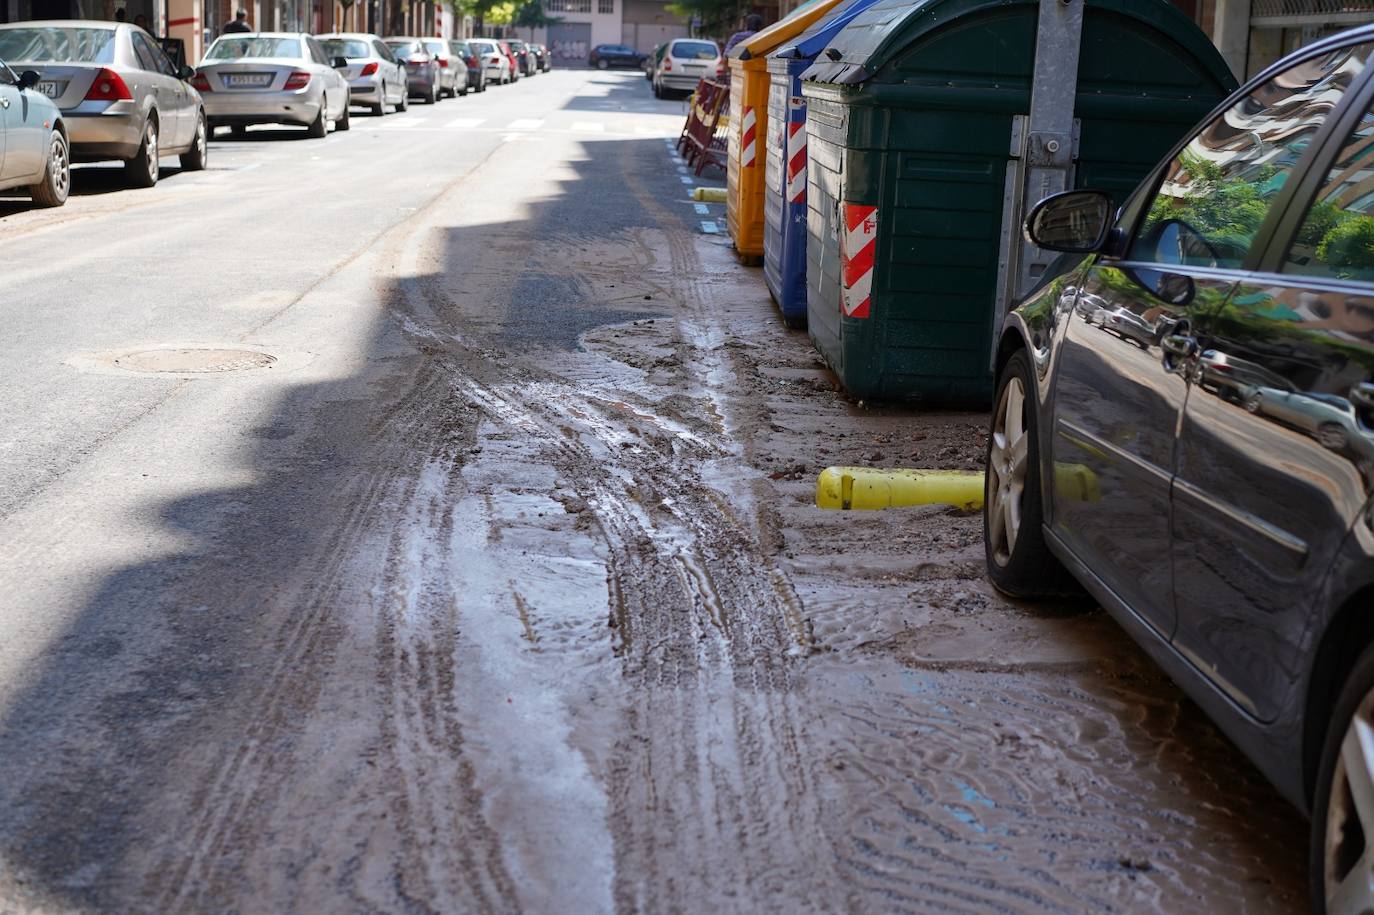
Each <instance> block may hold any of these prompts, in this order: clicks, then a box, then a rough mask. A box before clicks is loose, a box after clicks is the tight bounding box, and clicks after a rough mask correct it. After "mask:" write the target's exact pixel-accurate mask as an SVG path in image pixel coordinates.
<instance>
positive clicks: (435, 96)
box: [425, 85, 439, 105]
mask: <svg viewBox="0 0 1374 915" xmlns="http://www.w3.org/2000/svg"><path fill="white" fill-rule="evenodd" d="M438 101H439V88H438V87H437V86H434V85H431V86H430V87H429V92H427V93H426V94H425V104H426V105H433V104H435V103H437V102H438Z"/></svg>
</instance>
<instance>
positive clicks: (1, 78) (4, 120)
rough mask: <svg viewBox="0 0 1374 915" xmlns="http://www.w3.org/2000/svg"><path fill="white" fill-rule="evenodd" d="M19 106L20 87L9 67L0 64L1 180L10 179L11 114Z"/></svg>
mask: <svg viewBox="0 0 1374 915" xmlns="http://www.w3.org/2000/svg"><path fill="white" fill-rule="evenodd" d="M18 105H19V87H18V86H16V85H15V84H14V74H13V73H11V72H10V70H9V68H8V67H5V66H4V65H3V64H0V179H3V178H8V177H10V174H11V170H10V167H9V157H8V155H7V152H8V146H9V132H10V117H11V115H10V112H11V111H14V110H16V109H17V107H18Z"/></svg>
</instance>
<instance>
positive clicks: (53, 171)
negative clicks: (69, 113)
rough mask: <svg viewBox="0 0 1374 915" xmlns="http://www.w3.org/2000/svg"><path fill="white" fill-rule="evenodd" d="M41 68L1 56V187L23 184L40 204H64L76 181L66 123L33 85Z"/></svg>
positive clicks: (55, 108)
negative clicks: (17, 66) (14, 64)
mask: <svg viewBox="0 0 1374 915" xmlns="http://www.w3.org/2000/svg"><path fill="white" fill-rule="evenodd" d="M39 79H40V77H39V75H38V71H36V70H25V71H24V72H23V73H18V74H16V73H15V72H14V71H13V70H11V69H10V68H9V66H8V65H6V64H5V63H4V61H0V190H9V189H11V188H16V187H17V188H23V189H24V190H25V191H27V192H28V195H29V196H30V197H32V198H33V202H34V203H36V204H38V205H39V206H45V207H60V206H61V205H62V204H64V203H66V202H67V192H68V191H69V190H70V188H71V183H72V157H71V147H70V146H69V145H68V143H67V126H66V124H64V123H63V121H62V116H61V114H60V113H59V112H58V110H57V106H56V105H54V104H53V103H52V100H50V99H49V98H48V97H47V96H46V95H44V94H42V93H41V92H39V91H38V90H37V89H36V88H35V87H36V86H37V85H38V80H39Z"/></svg>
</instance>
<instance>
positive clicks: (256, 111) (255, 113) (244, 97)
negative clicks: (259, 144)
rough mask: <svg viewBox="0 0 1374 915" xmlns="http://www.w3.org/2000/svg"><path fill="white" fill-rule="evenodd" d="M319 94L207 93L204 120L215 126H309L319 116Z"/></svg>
mask: <svg viewBox="0 0 1374 915" xmlns="http://www.w3.org/2000/svg"><path fill="white" fill-rule="evenodd" d="M320 104H321V100H320V98H319V96H318V94H316V93H312V92H309V91H306V92H300V93H297V92H244V93H235V94H233V95H230V94H228V93H206V95H205V116H206V117H207V118H208V119H209V120H210V122H211V123H213V124H310V123H312V122H313V121H314V120H315V118H316V117H318V116H319V113H320Z"/></svg>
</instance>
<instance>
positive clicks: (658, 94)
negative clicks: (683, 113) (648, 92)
mask: <svg viewBox="0 0 1374 915" xmlns="http://www.w3.org/2000/svg"><path fill="white" fill-rule="evenodd" d="M653 85H654V98H663V87H662V86H660V85H659V84H658V83H657V82H655V83H654V84H653Z"/></svg>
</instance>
